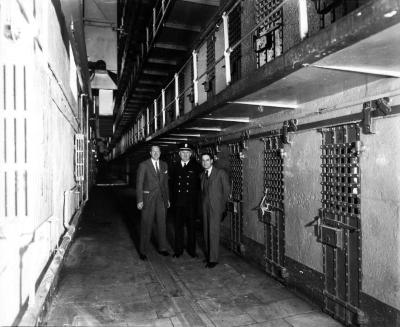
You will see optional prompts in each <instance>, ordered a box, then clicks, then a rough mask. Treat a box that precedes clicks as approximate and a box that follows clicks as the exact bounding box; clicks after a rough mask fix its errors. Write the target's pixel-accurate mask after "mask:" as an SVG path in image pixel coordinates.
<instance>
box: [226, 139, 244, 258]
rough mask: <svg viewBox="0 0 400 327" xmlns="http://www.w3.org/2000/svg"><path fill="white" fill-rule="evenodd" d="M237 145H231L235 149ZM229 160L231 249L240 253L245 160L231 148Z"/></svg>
mask: <svg viewBox="0 0 400 327" xmlns="http://www.w3.org/2000/svg"><path fill="white" fill-rule="evenodd" d="M234 148H235V147H234V146H233V147H231V149H234ZM231 152H232V153H231V154H230V155H229V162H230V168H231V201H229V202H228V207H229V208H228V212H229V216H230V220H231V221H230V223H231V224H230V225H231V229H230V249H231V250H232V251H233V252H235V253H238V254H240V253H241V245H242V233H243V202H242V195H243V160H242V158H241V157H240V153H239V152H236V151H234V150H233V151H232V150H231Z"/></svg>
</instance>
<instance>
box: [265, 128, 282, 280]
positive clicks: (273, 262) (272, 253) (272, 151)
mask: <svg viewBox="0 0 400 327" xmlns="http://www.w3.org/2000/svg"><path fill="white" fill-rule="evenodd" d="M263 141H264V189H265V198H264V204H266V205H267V207H268V208H267V209H268V210H267V211H265V212H263V213H262V217H261V220H262V222H263V223H264V239H265V269H266V271H267V273H269V274H270V275H272V276H275V277H278V278H281V277H283V276H282V273H283V272H284V270H285V268H284V265H285V215H284V204H283V196H284V193H283V192H284V184H283V142H282V138H281V135H276V136H271V137H266V138H264V139H263Z"/></svg>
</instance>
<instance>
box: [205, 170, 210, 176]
mask: <svg viewBox="0 0 400 327" xmlns="http://www.w3.org/2000/svg"><path fill="white" fill-rule="evenodd" d="M206 177H207V178H210V171H209V170H206Z"/></svg>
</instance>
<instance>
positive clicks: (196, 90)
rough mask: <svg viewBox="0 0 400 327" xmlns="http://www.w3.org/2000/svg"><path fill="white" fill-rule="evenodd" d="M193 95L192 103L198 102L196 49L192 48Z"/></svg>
mask: <svg viewBox="0 0 400 327" xmlns="http://www.w3.org/2000/svg"><path fill="white" fill-rule="evenodd" d="M193 93H194V94H193V95H194V104H195V105H196V106H197V105H198V103H199V81H198V80H197V51H196V50H193Z"/></svg>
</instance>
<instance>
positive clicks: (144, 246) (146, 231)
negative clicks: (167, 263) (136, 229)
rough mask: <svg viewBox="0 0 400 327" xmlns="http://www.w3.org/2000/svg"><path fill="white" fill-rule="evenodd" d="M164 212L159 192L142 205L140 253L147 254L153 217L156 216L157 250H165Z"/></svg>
mask: <svg viewBox="0 0 400 327" xmlns="http://www.w3.org/2000/svg"><path fill="white" fill-rule="evenodd" d="M166 212H167V208H166V207H165V204H164V201H163V199H162V196H161V194H158V195H156V196H155V198H154V199H153V201H149V203H146V205H145V206H144V207H143V209H142V218H141V224H140V252H141V253H142V254H147V251H148V248H149V245H150V239H151V232H152V229H153V222H154V217H156V223H157V239H158V250H159V251H165V250H167V236H166V223H165V219H166V218H165V217H166Z"/></svg>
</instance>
